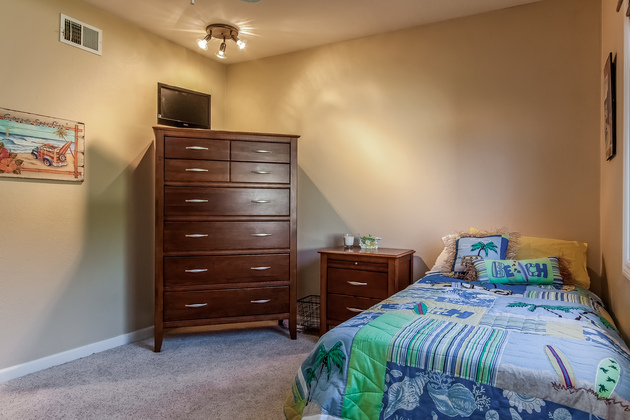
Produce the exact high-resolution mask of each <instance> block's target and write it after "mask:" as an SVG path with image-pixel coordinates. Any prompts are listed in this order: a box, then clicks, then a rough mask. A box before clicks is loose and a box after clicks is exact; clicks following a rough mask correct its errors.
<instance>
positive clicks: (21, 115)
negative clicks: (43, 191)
mask: <svg viewBox="0 0 630 420" xmlns="http://www.w3.org/2000/svg"><path fill="white" fill-rule="evenodd" d="M84 173H85V125H84V124H83V123H80V122H77V121H70V120H66V119H63V118H55V117H49V116H45V115H38V114H31V113H28V112H22V111H16V110H13V109H5V108H0V179H2V178H30V179H44V180H51V181H73V182H83V174H84Z"/></svg>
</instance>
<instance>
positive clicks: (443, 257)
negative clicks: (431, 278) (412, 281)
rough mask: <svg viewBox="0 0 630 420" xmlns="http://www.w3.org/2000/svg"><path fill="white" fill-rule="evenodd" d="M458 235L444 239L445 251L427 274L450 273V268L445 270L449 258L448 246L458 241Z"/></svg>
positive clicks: (447, 236) (444, 237) (451, 235)
mask: <svg viewBox="0 0 630 420" xmlns="http://www.w3.org/2000/svg"><path fill="white" fill-rule="evenodd" d="M457 237H458V235H456V234H454V233H451V234H450V235H446V236H443V237H442V243H444V249H443V250H442V252H441V253H440V255H438V257H437V260H435V264H433V267H431V269H430V270H429V271H427V272H426V273H425V274H428V273H435V272H437V273H440V272H442V271H449V270H450V267H449V269H448V270H444V263H445V262H446V260H447V259H448V257H449V251H448V246H447V245H448V244H449V243H450V242H452V241H455V240H457Z"/></svg>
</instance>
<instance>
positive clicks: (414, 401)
mask: <svg viewBox="0 0 630 420" xmlns="http://www.w3.org/2000/svg"><path fill="white" fill-rule="evenodd" d="M284 412H285V417H286V418H287V419H289V420H294V419H321V420H323V419H326V420H333V419H366V420H375V419H382V420H402V419H433V420H435V419H452V418H472V419H483V420H497V419H507V420H527V419H542V418H545V419H553V420H580V419H630V351H629V350H628V347H627V346H626V345H625V344H624V342H623V341H622V339H621V338H620V337H619V334H618V332H617V330H616V328H615V326H614V324H613V321H612V319H611V318H610V315H609V314H608V313H607V312H606V310H605V309H604V306H603V305H602V303H601V301H600V299H599V298H598V297H597V296H596V295H594V294H593V293H591V292H589V291H587V290H585V289H583V288H581V287H579V286H562V285H555V284H554V285H544V286H540V285H533V286H532V285H507V284H503V285H499V284H490V283H481V282H463V281H459V280H454V279H453V278H450V277H443V276H440V275H430V276H427V277H425V278H423V279H421V280H419V281H418V282H416V283H414V284H413V285H411V286H410V287H408V288H407V289H405V290H403V291H401V292H399V293H397V294H395V295H394V296H392V297H391V298H389V299H386V300H384V301H382V302H381V303H379V304H377V305H375V306H373V307H372V308H370V309H369V310H368V311H365V312H363V313H361V314H359V315H357V316H356V317H354V318H352V319H350V320H348V321H346V322H345V323H343V324H341V325H339V326H337V327H336V328H334V329H333V330H331V331H329V332H328V333H327V334H325V335H323V336H322V337H321V338H320V340H319V342H318V343H317V345H316V347H315V349H314V350H313V352H312V353H311V354H310V355H309V356H308V357H307V358H306V360H305V361H304V363H303V364H302V366H301V367H300V369H299V370H298V373H297V375H296V378H295V382H294V384H293V387H292V390H291V393H290V395H289V397H288V398H287V402H286V404H285V408H284Z"/></svg>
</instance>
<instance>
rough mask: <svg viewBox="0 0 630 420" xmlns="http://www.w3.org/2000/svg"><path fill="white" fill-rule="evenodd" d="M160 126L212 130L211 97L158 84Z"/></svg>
mask: <svg viewBox="0 0 630 420" xmlns="http://www.w3.org/2000/svg"><path fill="white" fill-rule="evenodd" d="M157 116H158V124H164V125H170V126H174V127H188V128H205V129H209V128H210V95H208V94H207V93H201V92H195V91H193V90H188V89H184V88H180V87H176V86H169V85H166V84H164V83H158V115H157Z"/></svg>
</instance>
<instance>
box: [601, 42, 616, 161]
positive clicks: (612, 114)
mask: <svg viewBox="0 0 630 420" xmlns="http://www.w3.org/2000/svg"><path fill="white" fill-rule="evenodd" d="M615 73H616V72H615V61H614V60H613V56H612V53H609V54H608V59H607V60H606V64H605V65H604V154H605V156H606V160H611V159H612V158H613V157H615V154H616V153H617V138H616V137H617V135H616V132H617V128H616V120H617V118H616V112H617V106H616V98H615V77H616V75H615Z"/></svg>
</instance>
